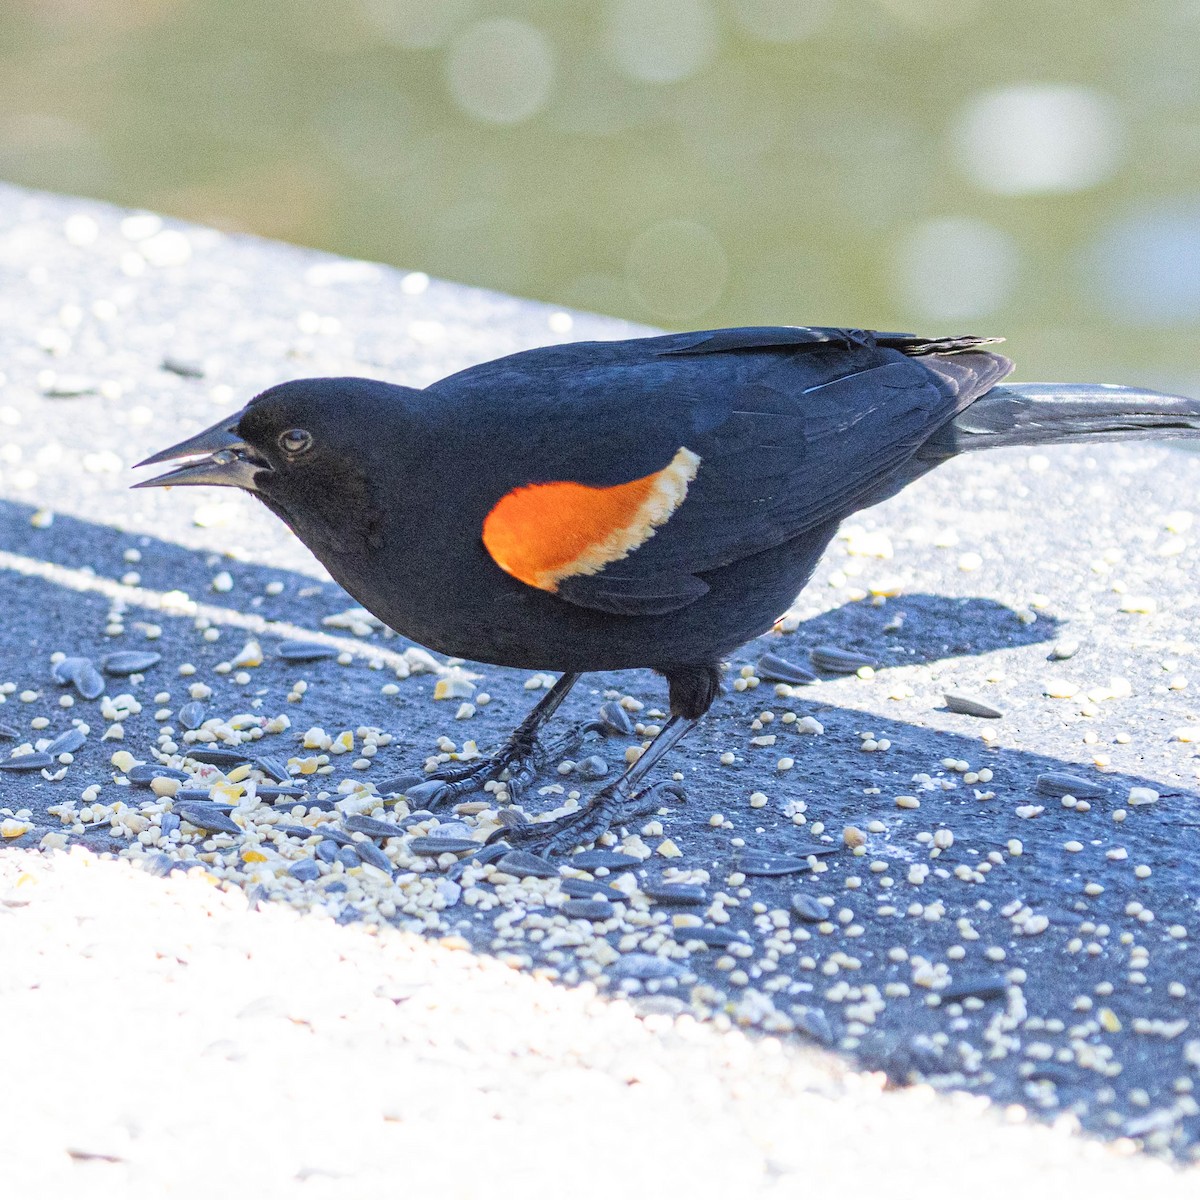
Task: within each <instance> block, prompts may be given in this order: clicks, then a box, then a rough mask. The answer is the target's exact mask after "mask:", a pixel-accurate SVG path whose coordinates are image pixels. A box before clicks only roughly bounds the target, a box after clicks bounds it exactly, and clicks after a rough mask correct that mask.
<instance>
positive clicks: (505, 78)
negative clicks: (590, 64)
mask: <svg viewBox="0 0 1200 1200" xmlns="http://www.w3.org/2000/svg"><path fill="white" fill-rule="evenodd" d="M554 66H555V55H554V47H553V46H552V45H551V44H550V39H549V38H548V37H546V35H545V34H544V33H542V31H541V30H540V29H537V28H535V27H534V26H533V25H528V24H526V23H525V22H524V21H513V20H509V19H508V18H505V17H501V18H498V19H496V20H491V21H479V22H477V23H476V24H474V25H472V26H471V27H470V28H469V29H467V30H466V31H465V32H464V33H463V34H462V35H461V36H459V37H458V38H456V39H455V40H454V42H453V44H452V45H451V47H450V52H449V57H448V58H447V60H446V79H447V82H448V84H449V87H450V94H451V95H452V96H453V97H454V100H455V102H456V103H457V104H458V105H459V107H460V108H462V109H463V110H465V111H466V112H468V113H470V115H471V116H473V117H475V118H476V119H477V120H480V121H486V122H488V123H490V124H494V125H515V124H517V123H518V122H520V121H526V120H528V119H529V118H530V117H532V116H533V115H534V114H535V113H537V112H538V111H539V110H540V109H541V108H542V107H543V106H544V105H545V103H546V101H547V100H548V99H549V97H550V89H551V88H552V87H553V85H554Z"/></svg>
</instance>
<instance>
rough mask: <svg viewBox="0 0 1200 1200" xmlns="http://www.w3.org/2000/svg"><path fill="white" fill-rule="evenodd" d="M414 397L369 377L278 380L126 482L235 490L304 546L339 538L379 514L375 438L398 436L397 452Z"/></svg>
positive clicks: (384, 451) (373, 520)
mask: <svg viewBox="0 0 1200 1200" xmlns="http://www.w3.org/2000/svg"><path fill="white" fill-rule="evenodd" d="M415 395H417V393H415V392H413V391H411V390H410V389H408V388H402V387H395V386H393V385H391V384H385V383H378V382H375V381H373V380H369V379H298V380H293V381H291V382H289V383H283V384H279V385H278V386H277V387H273V388H269V389H268V390H267V391H265V392H263V393H261V394H260V395H258V396H256V397H255V398H254V399H253V400H251V401H250V403H249V404H247V405H246V407H245V408H243V409H242V410H241V411H240V412H237V413H234V414H232V415H231V416H229V417H226V418H225V419H224V420H221V421H218V422H217V423H216V424H215V425H211V426H209V428H208V429H205V430H203V431H202V432H200V433H198V434H196V435H194V436H193V437H190V438H187V439H186V440H185V441H182V442H178V443H177V444H176V445H174V446H170V447H168V448H167V449H166V450H161V451H159V452H158V453H157V454H152V455H151V456H150V457H149V458H147V459H144V460H143V461H142V462H140V463H138V464H137V466H139V467H149V466H156V465H159V464H162V463H179V464H180V465H178V466H176V467H174V468H173V469H172V470H170V471H167V472H165V473H164V474H162V475H156V476H155V477H154V478H152V479H147V480H143V481H142V482H141V483H136V484H134V485H133V486H134V487H138V488H144V487H178V486H183V487H197V486H214V485H215V486H217V487H236V488H242V489H243V490H244V491H248V492H252V493H254V494H255V495H256V496H258V497H259V498H260V499H261V500H263V501H264V502H265V503H266V504H267V506H268V507H270V508H271V509H272V510H274V511H275V512H276V513H277V514H278V515H279V516H281V517H282V518H283V519H284V520H285V521H287V523H288V524H289V525H291V526H292V527H293V528H294V529H295V530H296V531H297V532H298V533H300V534H301V537H303V538H304V540H305V541H307V542H309V543H310V545H311V544H312V543H313V541H314V540H316V541H323V540H326V539H327V538H332V539H333V540H335V541H343V540H344V538H343V537H341V536H339V535H340V534H341V533H342V531H343V530H346V531H348V530H349V528H351V527H354V526H357V527H358V528H359V530H360V531H361V532H362V533H363V534H367V533H368V531H369V528H370V527H371V526H372V525H373V524H374V523H377V521H378V517H379V512H378V507H377V506H376V505H375V503H374V501H373V498H372V488H371V485H370V480H369V466H370V463H371V462H372V461H373V462H378V461H379V458H378V457H377V456H378V455H381V454H382V455H383V456H384V457H385V458H386V456H387V453H388V447H386V446H383V445H381V444H380V441H379V438H380V437H384V438H385V440H387V441H397V440H398V441H399V442H400V443H401V445H398V446H396V447H395V452H396V453H397V456H399V454H402V453H403V451H402V449H401V446H402V444H403V441H404V439H403V438H402V437H399V438H397V435H398V434H401V433H402V431H403V429H404V426H405V412H406V409H407V404H406V400H407V398H408V397H411V396H415ZM372 429H374V430H376V431H377V436H376V435H372V433H371V430H372ZM387 435H390V437H389V436H387ZM310 535H311V536H310ZM322 535H324V536H322ZM314 548H315V547H314Z"/></svg>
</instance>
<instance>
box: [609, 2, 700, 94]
mask: <svg viewBox="0 0 1200 1200" xmlns="http://www.w3.org/2000/svg"><path fill="white" fill-rule="evenodd" d="M606 39H607V42H608V48H609V52H610V53H611V54H612V56H613V59H614V60H615V61H616V64H617V66H618V67H619V68H620V69H621V70H622V71H623V72H624V73H625V74H626V75H628V76H629V77H630V78H632V79H639V80H642V81H643V82H645V83H678V82H679V81H680V80H681V79H688V78H690V77H691V76H692V75H695V74H697V73H698V72H699V71H701V70H703V69H704V68H705V67H706V66H707V65H708V64H709V63H710V62H711V61H712V59H713V56H714V55H715V54H716V52H717V40H718V38H717V17H716V13H715V12H714V11H713V6H712V4H711V3H709V0H614V2H613V3H612V4H610V5H609V10H608V19H607V29H606Z"/></svg>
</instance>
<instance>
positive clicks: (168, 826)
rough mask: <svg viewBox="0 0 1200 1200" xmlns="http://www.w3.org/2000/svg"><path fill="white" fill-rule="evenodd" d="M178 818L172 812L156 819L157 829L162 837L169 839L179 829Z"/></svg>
mask: <svg viewBox="0 0 1200 1200" xmlns="http://www.w3.org/2000/svg"><path fill="white" fill-rule="evenodd" d="M179 825H180V821H179V818H178V817H177V816H176V815H175V814H174V813H173V812H165V813H163V814H162V816H161V817H159V818H158V828H159V831H160V832H161V833H162V835H163V837H170V835H171V834H173V833H174V832H175V830H177V829H178V828H179Z"/></svg>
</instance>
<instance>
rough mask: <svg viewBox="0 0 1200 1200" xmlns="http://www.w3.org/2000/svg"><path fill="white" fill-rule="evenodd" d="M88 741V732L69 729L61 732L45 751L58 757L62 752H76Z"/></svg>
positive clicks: (53, 756) (51, 755) (52, 756)
mask: <svg viewBox="0 0 1200 1200" xmlns="http://www.w3.org/2000/svg"><path fill="white" fill-rule="evenodd" d="M86 741H87V736H86V734H83V733H81V732H80V731H79V730H78V729H68V730H65V731H64V732H63V733H60V734H59V735H58V737H56V738H55V739H54V741H52V742H51V743H50V745H48V746H47V747H46V749H45V753H46V754H49V755H50V757H51V758H57V757H58V756H59V755H60V754H74V753H75V751H76V750H78V749H79V747H80V746H82V745H83V743H84V742H86Z"/></svg>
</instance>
